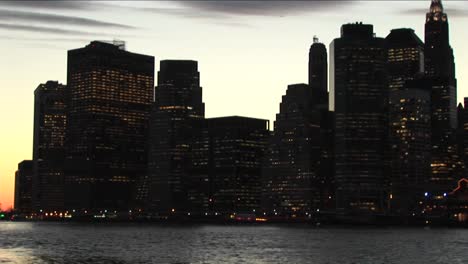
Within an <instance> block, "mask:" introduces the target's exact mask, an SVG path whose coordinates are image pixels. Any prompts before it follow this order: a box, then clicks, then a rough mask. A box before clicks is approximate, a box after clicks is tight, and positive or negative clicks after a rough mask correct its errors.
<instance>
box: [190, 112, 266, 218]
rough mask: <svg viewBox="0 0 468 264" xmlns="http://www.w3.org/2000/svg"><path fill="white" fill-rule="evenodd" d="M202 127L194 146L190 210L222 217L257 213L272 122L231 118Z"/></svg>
mask: <svg viewBox="0 0 468 264" xmlns="http://www.w3.org/2000/svg"><path fill="white" fill-rule="evenodd" d="M203 123H204V125H203V128H202V130H201V133H200V134H199V135H197V136H195V137H194V140H193V143H192V150H191V154H192V155H191V156H192V159H191V162H192V170H191V171H190V176H189V177H190V179H189V187H188V194H189V200H190V203H191V206H190V208H191V209H192V210H195V212H198V213H203V210H205V211H204V212H205V213H206V212H208V213H210V214H212V213H214V214H216V213H218V214H222V215H230V214H232V213H252V212H255V210H258V209H259V207H260V194H261V172H262V164H263V157H264V154H265V149H266V146H267V142H268V136H269V121H268V120H262V119H255V118H247V117H240V116H228V117H218V118H209V119H205V121H204V122H203ZM192 213H193V211H192Z"/></svg>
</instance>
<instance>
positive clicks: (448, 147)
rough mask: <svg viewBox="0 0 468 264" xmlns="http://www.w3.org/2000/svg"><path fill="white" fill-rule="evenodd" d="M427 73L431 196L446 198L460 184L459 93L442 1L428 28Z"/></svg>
mask: <svg viewBox="0 0 468 264" xmlns="http://www.w3.org/2000/svg"><path fill="white" fill-rule="evenodd" d="M424 59H425V65H424V67H425V73H426V76H427V77H428V78H430V79H431V87H432V95H431V101H432V102H431V104H432V116H431V122H432V129H431V132H432V136H431V141H432V152H431V156H432V158H431V159H432V160H431V168H432V173H431V179H430V184H431V187H430V188H429V192H430V195H433V196H439V197H442V194H443V193H445V192H447V191H449V190H450V189H451V188H452V186H453V185H454V184H455V183H456V178H457V175H456V174H457V173H458V172H457V162H456V161H457V160H458V159H459V158H458V156H457V151H456V143H455V141H456V139H455V132H454V130H455V129H456V126H457V112H456V111H457V109H456V107H457V104H456V100H457V90H456V79H455V63H454V57H453V50H452V48H451V46H450V41H449V25H448V18H447V15H446V14H445V13H444V9H443V6H442V3H441V1H440V0H432V2H431V7H430V10H429V12H428V13H427V14H426V24H425V48H424Z"/></svg>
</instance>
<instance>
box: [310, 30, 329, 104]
mask: <svg viewBox="0 0 468 264" xmlns="http://www.w3.org/2000/svg"><path fill="white" fill-rule="evenodd" d="M327 59H328V57H327V48H326V47H325V45H324V44H323V43H320V42H319V40H318V38H317V37H314V43H313V44H312V45H311V46H310V50H309V86H310V87H311V88H312V89H314V90H317V92H316V93H317V94H318V95H319V96H321V97H323V99H324V101H326V102H327V103H328V96H327V93H328V61H327ZM321 99H322V98H321Z"/></svg>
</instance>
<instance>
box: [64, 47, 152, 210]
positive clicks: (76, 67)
mask: <svg viewBox="0 0 468 264" xmlns="http://www.w3.org/2000/svg"><path fill="white" fill-rule="evenodd" d="M67 80H68V81H67V82H68V88H67V111H68V112H67V113H68V120H67V129H66V141H65V146H66V163H65V166H66V168H65V184H66V186H65V187H66V188H65V206H66V208H67V209H77V210H78V209H81V210H83V209H92V210H98V209H99V210H101V209H112V210H128V209H129V208H132V207H133V206H134V204H133V203H132V201H134V197H135V193H136V184H135V183H136V182H137V181H138V180H140V179H142V178H144V176H145V173H146V161H147V146H146V139H147V134H148V120H149V115H150V106H151V103H152V101H153V87H154V57H152V56H146V55H140V54H136V53H131V52H128V51H126V50H125V45H124V44H123V43H118V42H114V43H105V42H100V41H93V42H91V43H90V44H88V45H87V46H86V47H84V48H80V49H75V50H70V51H68V75H67Z"/></svg>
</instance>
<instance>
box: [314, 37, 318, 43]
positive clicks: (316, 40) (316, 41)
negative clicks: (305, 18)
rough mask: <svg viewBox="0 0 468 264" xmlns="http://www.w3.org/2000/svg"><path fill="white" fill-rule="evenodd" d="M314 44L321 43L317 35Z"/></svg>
mask: <svg viewBox="0 0 468 264" xmlns="http://www.w3.org/2000/svg"><path fill="white" fill-rule="evenodd" d="M314 43H319V39H318V37H317V36H316V35H314Z"/></svg>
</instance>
